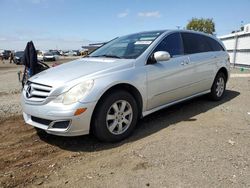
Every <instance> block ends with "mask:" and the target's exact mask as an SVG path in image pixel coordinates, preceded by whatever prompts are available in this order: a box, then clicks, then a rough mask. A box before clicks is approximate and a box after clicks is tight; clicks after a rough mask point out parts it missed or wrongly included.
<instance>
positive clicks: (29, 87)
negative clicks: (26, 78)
mask: <svg viewBox="0 0 250 188" xmlns="http://www.w3.org/2000/svg"><path fill="white" fill-rule="evenodd" d="M31 96H32V95H31V86H28V88H27V90H26V97H27V98H30V97H31Z"/></svg>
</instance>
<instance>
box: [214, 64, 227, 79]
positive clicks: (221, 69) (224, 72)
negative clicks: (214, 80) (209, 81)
mask: <svg viewBox="0 0 250 188" xmlns="http://www.w3.org/2000/svg"><path fill="white" fill-rule="evenodd" d="M220 72H222V73H223V74H224V75H225V76H226V82H227V81H228V76H229V75H228V70H227V69H226V68H225V67H221V68H220V69H219V70H218V71H217V74H216V76H217V75H218V73H220Z"/></svg>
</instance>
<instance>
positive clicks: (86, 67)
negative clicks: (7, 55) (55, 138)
mask: <svg viewBox="0 0 250 188" xmlns="http://www.w3.org/2000/svg"><path fill="white" fill-rule="evenodd" d="M229 66H230V63H229V56H228V54H227V52H226V50H225V47H224V45H223V44H222V43H221V42H220V41H219V40H218V39H216V38H215V37H213V36H211V35H207V34H204V33H200V32H194V31H186V30H164V31H162V30H161V31H150V32H141V33H136V34H131V35H127V36H123V37H118V38H116V39H114V40H112V41H110V42H108V43H106V44H105V45H103V46H102V47H100V48H98V49H97V50H95V51H94V52H92V53H91V54H90V55H88V56H87V57H84V58H81V59H77V60H75V61H72V62H70V63H65V64H62V65H60V66H57V67H53V68H50V69H47V70H45V71H43V72H41V73H39V74H37V75H35V76H33V77H31V78H30V79H29V80H28V81H27V83H26V85H25V87H24V89H23V92H22V98H21V103H22V109H23V117H24V120H25V122H26V123H27V124H30V125H32V126H34V127H36V128H38V129H43V130H44V131H46V132H47V133H49V134H54V135H61V136H77V135H84V134H89V133H90V132H93V134H94V135H95V136H96V137H97V138H98V139H100V140H102V141H107V142H114V141H120V140H122V139H124V138H126V137H128V136H129V135H130V134H131V133H132V131H133V129H134V128H135V125H136V123H137V120H138V119H139V118H142V117H144V116H147V115H149V114H151V113H153V112H155V111H157V110H160V109H162V108H165V107H168V106H170V105H173V104H176V103H178V102H181V101H184V100H188V99H191V98H193V97H197V96H200V95H204V94H208V95H209V96H210V98H211V99H213V100H220V99H222V98H223V96H224V92H225V88H226V83H227V81H228V78H229Z"/></svg>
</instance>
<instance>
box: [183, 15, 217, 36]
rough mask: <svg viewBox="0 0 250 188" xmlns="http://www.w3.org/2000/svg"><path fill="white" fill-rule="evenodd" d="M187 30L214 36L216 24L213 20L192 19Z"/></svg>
mask: <svg viewBox="0 0 250 188" xmlns="http://www.w3.org/2000/svg"><path fill="white" fill-rule="evenodd" d="M187 29H189V30H194V31H201V32H204V33H208V34H213V33H214V32H215V24H214V22H213V19H212V18H207V19H204V18H200V19H198V18H192V20H190V21H189V23H188V24H187Z"/></svg>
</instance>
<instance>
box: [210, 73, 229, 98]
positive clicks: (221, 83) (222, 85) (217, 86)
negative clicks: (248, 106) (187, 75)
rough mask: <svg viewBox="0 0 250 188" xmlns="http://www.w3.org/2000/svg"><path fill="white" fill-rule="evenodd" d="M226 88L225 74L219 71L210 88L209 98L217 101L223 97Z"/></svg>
mask: <svg viewBox="0 0 250 188" xmlns="http://www.w3.org/2000/svg"><path fill="white" fill-rule="evenodd" d="M225 89H226V76H225V74H224V73H222V72H219V73H218V74H217V75H216V77H215V79H214V83H213V86H212V88H211V93H210V98H211V99H212V100H215V101H219V100H221V99H222V98H223V96H224V93H225Z"/></svg>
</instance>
